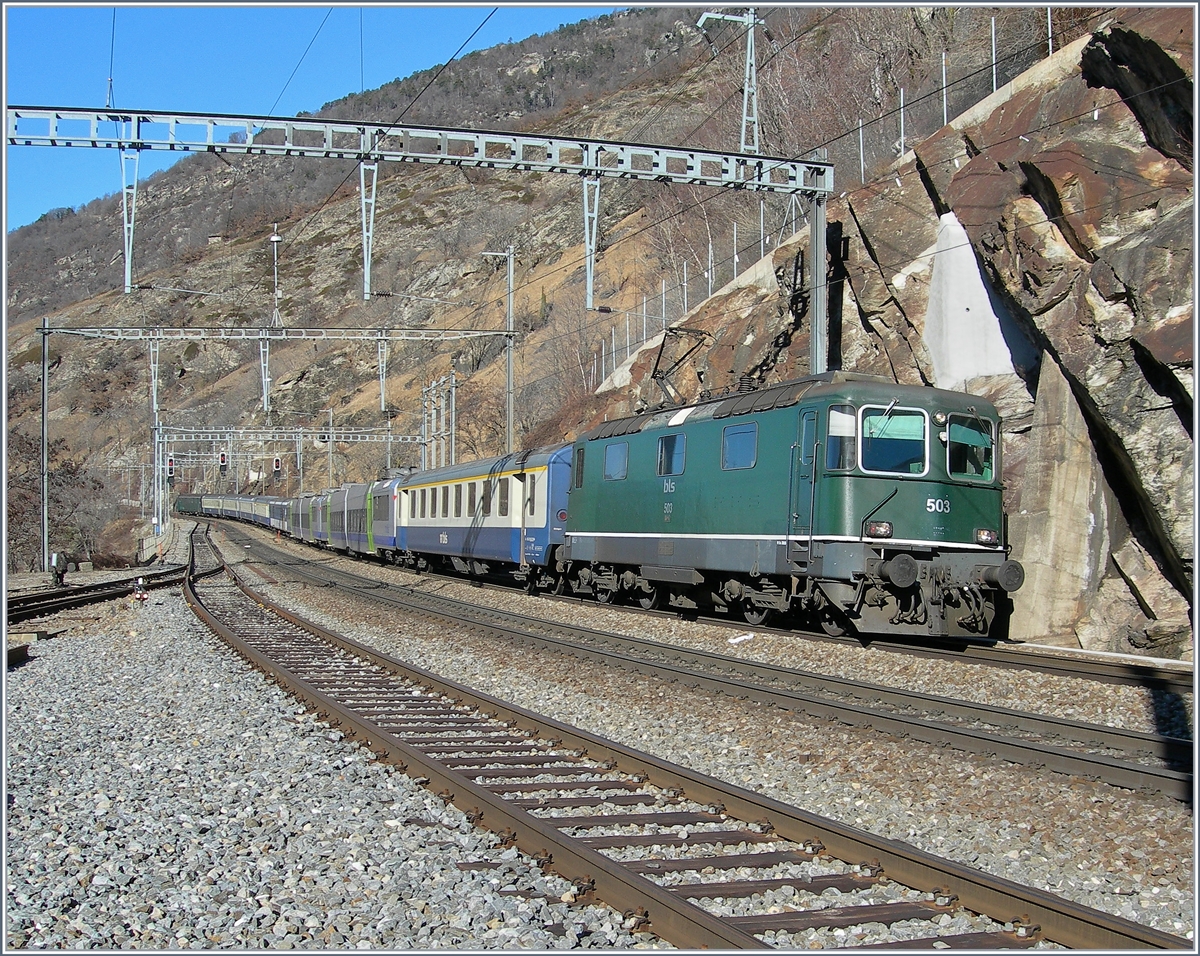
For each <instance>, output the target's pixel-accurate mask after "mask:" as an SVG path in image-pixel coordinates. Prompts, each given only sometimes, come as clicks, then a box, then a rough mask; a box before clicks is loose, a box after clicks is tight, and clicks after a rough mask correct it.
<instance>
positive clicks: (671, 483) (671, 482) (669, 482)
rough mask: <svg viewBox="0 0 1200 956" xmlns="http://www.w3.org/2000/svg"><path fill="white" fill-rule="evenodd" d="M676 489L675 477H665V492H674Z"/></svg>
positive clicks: (665, 493)
mask: <svg viewBox="0 0 1200 956" xmlns="http://www.w3.org/2000/svg"><path fill="white" fill-rule="evenodd" d="M674 491H675V479H673V478H664V479H663V494H664V495H669V494H673V493H674Z"/></svg>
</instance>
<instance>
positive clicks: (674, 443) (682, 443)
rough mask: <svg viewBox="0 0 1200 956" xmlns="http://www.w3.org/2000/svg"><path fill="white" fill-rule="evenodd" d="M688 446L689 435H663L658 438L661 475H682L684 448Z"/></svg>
mask: <svg viewBox="0 0 1200 956" xmlns="http://www.w3.org/2000/svg"><path fill="white" fill-rule="evenodd" d="M686 447H687V436H686V435H684V434H682V433H680V434H678V435H663V437H662V438H660V439H659V440H658V473H659V475H660V476H661V475H682V474H683V460H684V450H685V448H686Z"/></svg>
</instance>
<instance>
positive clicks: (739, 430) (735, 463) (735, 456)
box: [721, 422, 758, 471]
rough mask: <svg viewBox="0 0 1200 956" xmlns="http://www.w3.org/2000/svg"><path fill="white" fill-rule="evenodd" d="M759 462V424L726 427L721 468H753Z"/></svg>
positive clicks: (735, 469) (722, 436) (751, 423)
mask: <svg viewBox="0 0 1200 956" xmlns="http://www.w3.org/2000/svg"><path fill="white" fill-rule="evenodd" d="M757 460H758V422H743V423H741V424H739V425H726V426H725V428H724V429H723V430H722V431H721V468H722V469H723V470H724V471H737V470H739V469H742V468H753V467H754V463H755V462H756V461H757Z"/></svg>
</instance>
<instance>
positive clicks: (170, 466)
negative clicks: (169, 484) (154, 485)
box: [167, 457, 175, 476]
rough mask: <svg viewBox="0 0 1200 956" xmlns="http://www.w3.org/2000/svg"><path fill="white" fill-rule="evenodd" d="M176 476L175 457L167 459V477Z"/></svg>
mask: <svg viewBox="0 0 1200 956" xmlns="http://www.w3.org/2000/svg"><path fill="white" fill-rule="evenodd" d="M173 474H175V459H174V458H173V457H171V458H168V459H167V475H168V476H170V475H173Z"/></svg>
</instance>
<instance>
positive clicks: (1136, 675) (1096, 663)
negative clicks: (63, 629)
mask: <svg viewBox="0 0 1200 956" xmlns="http://www.w3.org/2000/svg"><path fill="white" fill-rule="evenodd" d="M220 524H221V526H222V527H224V528H226V529H227V530H233V529H235V528H237V529H239V530H242V531H243V532H244V531H245V526H243V525H241V524H239V523H237V522H233V521H230V520H223V521H221V522H220ZM245 540H247V541H249V540H251V538H249V537H247V538H246V539H245ZM314 553H320V552H314ZM326 553H330V552H326ZM356 557H357V556H356ZM420 573H421V575H422V576H423V577H427V578H432V579H437V580H445V581H453V582H456V583H464V582H469V583H471V584H475V585H479V586H482V587H487V588H494V589H496V590H500V591H505V592H509V593H511V592H512V591H513V590H514V586H513V584H512V582H511V580H510V581H507V582H506V581H504V580H502V579H497V578H488V577H484V578H464V577H463V576H461V575H453V574H445V573H441V572H438V571H436V570H424V571H422V572H420ZM540 596H541V597H542V598H543V599H545V600H550V601H555V602H563V603H578V602H588V603H590V602H591V599H590V598H588V597H586V596H576V595H570V594H562V595H558V594H551V593H543V594H541V595H540ZM622 610H624V611H626V612H628V613H630V614H644V615H650V616H652V617H663V618H675V617H678V616H679V615H680V613H682V612H680V611H678V610H669V609H668V610H661V609H659V610H649V609H645V608H641V607H637V606H636V605H624V606H622ZM703 620H704V621H705V622H706V623H709V624H713V625H716V626H721V627H729V628H731V629H736V630H738V631H744V630H745V629H746V626H747V625H746V623H745V622H744V621H741V620H733V621H731V620H730V619H729V618H728V617H727V616H723V615H711V616H703ZM755 630H757V631H760V632H762V633H767V634H782V635H787V636H788V637H792V638H796V639H798V640H811V641H820V642H823V643H833V644H841V645H848V646H853V647H862V646H864V645H869V646H870V647H871V648H872V649H874V650H882V651H888V652H892V653H897V654H908V655H911V656H915V657H925V658H934V659H943V660H953V661H969V662H971V663H977V664H986V665H988V666H989V667H1002V668H1009V669H1013V670H1023V671H1037V672H1039V673H1043V674H1047V675H1050V676H1055V677H1073V678H1080V679H1084V680H1092V681H1100V682H1102V683H1109V684H1120V685H1126V686H1134V687H1143V688H1146V689H1147V690H1152V691H1159V692H1162V693H1168V694H1175V695H1178V696H1182V695H1185V694H1192V693H1194V691H1195V671H1194V668H1193V666H1192V665H1191V664H1190V663H1187V662H1183V661H1179V662H1175V661H1163V660H1158V659H1153V658H1139V657H1136V656H1134V655H1129V654H1103V653H1098V652H1090V653H1086V654H1080V653H1072V652H1071V651H1070V650H1069V649H1067V648H1057V647H1052V646H1044V645H1035V644H1025V643H1007V642H1002V641H1001V642H998V641H995V640H990V639H986V638H984V639H978V640H974V641H972V640H966V639H947V640H936V639H933V640H930V639H925V640H923V642H922V643H913V642H907V641H897V640H888V639H884V638H879V637H871V638H866V637H862V636H850V635H843V636H840V637H838V636H832V635H829V634H826V633H825V632H823V631H813V630H806V629H803V628H793V627H771V626H764V625H758V626H756V628H755Z"/></svg>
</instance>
